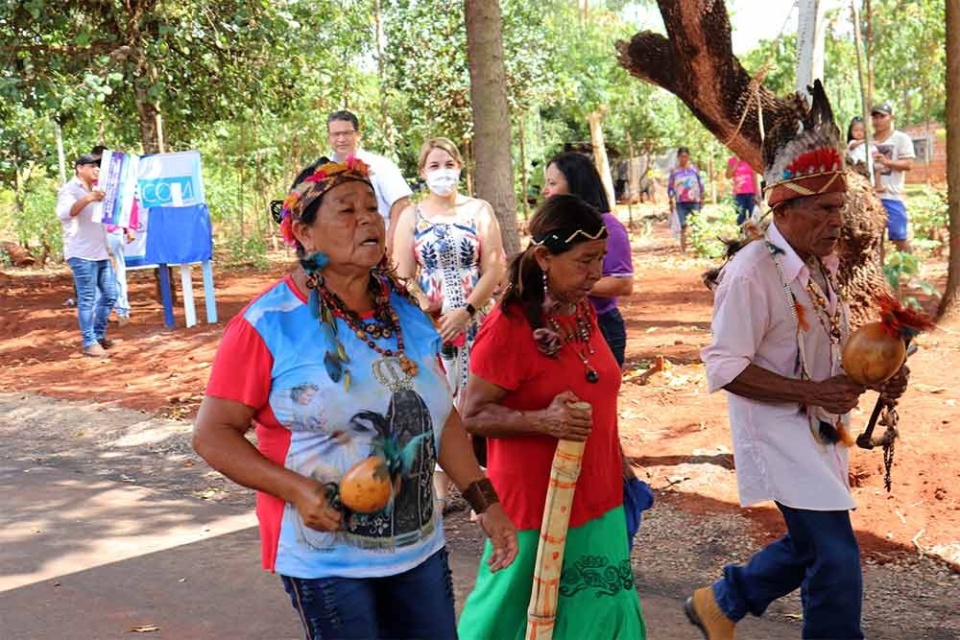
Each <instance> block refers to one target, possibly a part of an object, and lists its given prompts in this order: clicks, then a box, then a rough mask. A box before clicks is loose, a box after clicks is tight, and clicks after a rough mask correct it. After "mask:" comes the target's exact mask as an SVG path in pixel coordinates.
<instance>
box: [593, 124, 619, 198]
mask: <svg viewBox="0 0 960 640" xmlns="http://www.w3.org/2000/svg"><path fill="white" fill-rule="evenodd" d="M604 111H605V108H604V107H601V108H600V109H598V110H596V111H594V112H593V113H591V114H590V115H589V116H587V120H588V121H589V123H590V146H591V147H593V164H594V166H596V167H597V173H599V174H600V181H601V182H603V189H604V191H606V192H607V200H609V201H610V210H611V211H615V210H616V208H617V198H616V194H615V193H614V191H613V175H612V174H611V173H610V159H609V158H607V143H606V142H605V141H604V139H603V113H604ZM601 213H605V212H603V211H601Z"/></svg>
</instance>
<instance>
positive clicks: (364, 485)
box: [339, 456, 399, 513]
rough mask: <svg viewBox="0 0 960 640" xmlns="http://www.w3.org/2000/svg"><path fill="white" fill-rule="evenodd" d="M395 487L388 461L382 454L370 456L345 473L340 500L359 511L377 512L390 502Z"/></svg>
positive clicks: (340, 490)
mask: <svg viewBox="0 0 960 640" xmlns="http://www.w3.org/2000/svg"><path fill="white" fill-rule="evenodd" d="M398 481H399V478H398ZM395 489H396V488H395V487H394V485H393V482H391V479H390V470H389V468H388V467H387V461H386V460H385V459H383V458H381V457H380V456H370V457H369V458H366V459H365V460H361V461H360V462H358V463H356V464H355V465H353V466H352V467H350V469H348V470H347V472H346V473H345V474H343V477H342V478H341V479H340V488H339V496H340V502H341V503H342V504H343V506H345V507H347V508H348V509H350V510H351V511H356V512H357V513H376V512H377V511H380V510H381V509H383V508H384V507H386V506H387V505H388V504H390V498H392V497H393V494H394V493H395Z"/></svg>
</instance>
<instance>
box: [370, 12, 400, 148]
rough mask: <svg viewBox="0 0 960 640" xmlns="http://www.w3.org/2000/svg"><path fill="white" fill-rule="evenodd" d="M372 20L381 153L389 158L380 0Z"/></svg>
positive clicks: (391, 143)
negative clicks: (378, 86) (375, 45)
mask: <svg viewBox="0 0 960 640" xmlns="http://www.w3.org/2000/svg"><path fill="white" fill-rule="evenodd" d="M373 20H374V26H375V27H376V34H375V35H376V38H377V78H378V79H379V80H380V130H381V132H382V134H383V148H382V149H381V151H383V152H384V153H385V154H386V155H388V156H391V155H393V152H394V147H395V143H394V139H393V127H392V126H391V122H390V109H389V107H388V105H387V91H386V87H387V67H386V62H387V59H386V42H387V36H386V34H385V33H384V30H383V8H382V7H381V4H380V0H374V3H373Z"/></svg>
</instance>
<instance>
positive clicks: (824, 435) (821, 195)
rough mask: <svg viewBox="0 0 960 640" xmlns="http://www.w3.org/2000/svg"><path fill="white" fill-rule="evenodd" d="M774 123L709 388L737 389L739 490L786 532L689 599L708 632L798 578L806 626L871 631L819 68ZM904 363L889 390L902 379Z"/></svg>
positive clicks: (731, 396) (834, 177)
mask: <svg viewBox="0 0 960 640" xmlns="http://www.w3.org/2000/svg"><path fill="white" fill-rule="evenodd" d="M796 98H797V105H798V108H797V110H796V112H795V113H794V114H792V115H791V116H789V117H784V118H782V119H780V120H779V121H777V122H774V123H772V126H771V127H770V129H769V132H768V135H767V137H766V138H765V140H764V146H763V160H764V166H765V172H764V178H765V181H766V184H767V187H766V190H765V196H766V201H767V205H768V206H769V207H770V208H771V209H772V211H773V220H772V221H771V223H770V225H769V227H768V229H767V231H766V235H765V237H763V238H762V239H760V240H757V241H755V242H751V243H749V244H747V245H746V246H745V247H743V248H742V249H741V250H740V251H739V252H738V253H737V254H736V255H735V256H734V257H733V259H731V260H730V262H728V263H727V265H726V266H725V267H724V268H723V270H722V271H721V273H720V275H719V278H718V281H719V285H718V287H717V289H716V297H715V302H714V315H713V324H712V328H713V342H712V343H711V344H710V345H709V346H708V347H706V348H705V349H704V350H703V353H702V357H703V361H704V363H705V364H706V367H707V381H708V384H709V387H710V391H711V392H713V391H718V390H720V389H724V390H725V391H727V392H728V400H729V412H730V426H731V430H732V432H733V443H734V453H735V457H736V468H737V482H738V485H739V491H740V502H741V504H742V505H743V506H750V505H753V504H756V503H759V502H764V501H767V500H773V501H774V502H775V503H776V505H777V508H778V509H779V510H780V511H781V513H782V514H783V518H784V521H785V523H786V528H787V533H786V535H785V536H784V537H783V538H781V539H779V540H777V541H776V542H774V543H772V544H771V545H769V546H767V547H766V548H764V549H763V550H761V551H760V552H758V553H757V554H756V555H754V556H753V558H751V559H750V561H749V562H747V563H746V564H745V565H729V566H727V567H726V568H725V569H724V575H723V577H722V578H720V579H719V580H718V581H717V582H715V583H714V584H713V585H712V586H709V587H704V588H701V589H697V590H696V591H695V592H694V593H693V595H692V597H690V598H689V599H688V600H687V602H686V605H685V609H686V613H687V616H688V617H689V619H690V621H691V622H692V623H694V624H695V625H697V626H698V627H699V628H700V630H701V631H702V632H703V634H704V636H705V637H706V638H708V640H727V639H732V638H734V629H735V625H736V622H737V621H738V620H740V619H741V618H743V617H745V616H746V615H747V614H748V613H749V614H753V615H760V614H762V613H763V612H764V610H766V608H767V606H768V605H769V604H770V603H771V602H773V601H774V600H776V599H777V598H780V597H782V596H784V595H786V594H788V593H790V592H792V591H794V590H796V589H797V588H801V589H802V591H803V605H804V606H803V637H804V638H845V639H846V638H863V632H862V630H861V627H860V611H861V602H862V599H863V578H862V572H861V567H860V552H859V548H858V545H857V540H856V537H855V536H854V533H853V528H852V526H851V523H850V510H851V509H853V508H854V506H855V505H854V501H853V498H852V497H851V495H850V489H849V482H848V476H847V471H848V460H847V455H848V446H849V444H850V443H852V440H851V439H850V437H849V435H848V434H847V425H848V417H849V416H848V414H849V411H850V410H851V409H853V408H854V407H856V406H857V402H858V399H859V397H860V395H861V394H862V393H863V392H864V391H865V390H866V388H865V387H864V386H862V385H860V384H857V383H856V382H854V381H853V380H851V379H850V378H848V377H847V376H846V374H845V373H844V371H843V368H842V366H841V363H840V354H841V349H842V347H843V344H844V342H845V340H846V338H847V335H848V333H849V321H848V310H847V306H846V304H845V302H844V300H843V298H842V295H841V293H840V289H839V287H838V286H837V280H836V273H837V267H838V258H837V255H836V249H837V244H838V242H839V240H840V231H841V227H842V226H843V210H844V202H845V192H846V181H845V179H844V174H843V160H842V156H841V154H840V151H839V148H840V131H839V129H838V128H837V126H836V124H835V122H834V119H833V113H832V111H831V109H830V104H829V102H828V100H827V96H826V94H825V92H824V90H823V86H822V85H821V84H820V82H819V81H817V82H816V83H815V85H814V86H813V87H812V89H811V98H812V99H811V103H810V105H811V106H810V107H809V108H807V103H806V102H805V101H804V100H803V99H802V98H801V97H800V96H799V95H798V96H797V97H796ZM905 384H906V382H905V377H904V376H898V379H897V381H896V382H895V383H890V384H889V385H888V387H887V388H886V390H885V392H886V393H887V394H888V397H896V396H898V395H899V394H900V393H902V392H903V388H904V387H905Z"/></svg>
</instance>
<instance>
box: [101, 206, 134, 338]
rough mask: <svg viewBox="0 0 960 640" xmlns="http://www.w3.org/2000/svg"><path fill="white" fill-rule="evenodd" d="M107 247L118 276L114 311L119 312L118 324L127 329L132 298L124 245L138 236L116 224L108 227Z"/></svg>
mask: <svg viewBox="0 0 960 640" xmlns="http://www.w3.org/2000/svg"><path fill="white" fill-rule="evenodd" d="M106 231H107V246H108V247H109V248H110V255H111V256H113V267H114V272H115V273H116V274H117V302H116V304H114V305H113V310H114V311H116V312H117V324H118V325H119V326H121V327H125V326H127V325H128V324H129V323H130V298H129V296H128V295H127V262H126V258H125V257H124V255H123V247H124V245H128V244H130V243H131V242H133V241H134V240H135V239H136V237H137V236H136V234H134V232H133V231H131V230H130V229H128V228H126V227H118V226H117V225H114V224H108V225H106Z"/></svg>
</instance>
